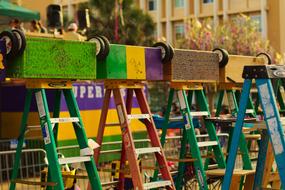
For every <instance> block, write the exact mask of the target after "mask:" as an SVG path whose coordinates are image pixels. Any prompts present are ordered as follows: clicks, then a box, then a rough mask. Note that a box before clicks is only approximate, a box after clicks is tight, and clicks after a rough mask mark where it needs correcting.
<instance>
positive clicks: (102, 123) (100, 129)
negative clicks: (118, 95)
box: [94, 89, 112, 165]
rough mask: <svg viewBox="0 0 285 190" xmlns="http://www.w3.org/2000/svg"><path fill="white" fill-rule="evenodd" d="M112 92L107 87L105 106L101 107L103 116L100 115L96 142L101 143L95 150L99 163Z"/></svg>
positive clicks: (95, 158)
mask: <svg viewBox="0 0 285 190" xmlns="http://www.w3.org/2000/svg"><path fill="white" fill-rule="evenodd" d="M111 92H112V90H111V89H106V92H105V97H104V101H103V107H102V109H101V116H100V121H99V126H98V133H97V138H96V142H97V144H98V145H100V147H98V148H96V149H95V150H94V160H95V162H96V164H97V165H98V163H99V154H100V150H101V145H102V141H103V135H104V129H105V124H106V119H107V115H108V108H109V102H110V98H111Z"/></svg>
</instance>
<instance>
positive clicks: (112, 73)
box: [97, 44, 163, 80]
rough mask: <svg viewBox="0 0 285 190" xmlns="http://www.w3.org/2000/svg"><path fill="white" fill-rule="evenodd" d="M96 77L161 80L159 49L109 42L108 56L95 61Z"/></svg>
mask: <svg viewBox="0 0 285 190" xmlns="http://www.w3.org/2000/svg"><path fill="white" fill-rule="evenodd" d="M97 78H98V79H129V80H162V79H163V75H162V62H161V50H160V49H159V48H149V47H140V46H128V45H118V44H110V51H109V54H108V56H107V57H106V58H105V59H104V60H98V61H97Z"/></svg>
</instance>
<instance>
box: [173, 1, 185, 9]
mask: <svg viewBox="0 0 285 190" xmlns="http://www.w3.org/2000/svg"><path fill="white" fill-rule="evenodd" d="M175 7H178V8H179V7H184V0H175Z"/></svg>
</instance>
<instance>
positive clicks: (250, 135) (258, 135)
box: [244, 134, 261, 140]
mask: <svg viewBox="0 0 285 190" xmlns="http://www.w3.org/2000/svg"><path fill="white" fill-rule="evenodd" d="M244 137H245V138H246V139H253V140H254V139H255V140H259V139H261V135H260V134H245V135H244Z"/></svg>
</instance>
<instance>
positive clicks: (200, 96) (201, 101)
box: [195, 90, 226, 168]
mask: <svg viewBox="0 0 285 190" xmlns="http://www.w3.org/2000/svg"><path fill="white" fill-rule="evenodd" d="M195 94H196V97H197V102H198V105H199V106H200V109H201V110H203V111H207V112H208V114H209V116H210V115H211V113H210V110H209V105H208V103H207V99H206V96H205V94H204V92H203V91H202V90H197V91H195ZM204 122H205V125H206V128H207V131H208V135H209V139H210V140H211V141H216V142H217V143H218V145H217V146H213V147H212V148H213V150H214V154H215V158H216V161H217V164H218V166H219V168H225V167H226V162H225V158H224V154H223V151H222V148H221V146H220V142H219V138H218V136H217V134H216V129H215V126H214V124H213V123H212V122H211V121H208V120H204Z"/></svg>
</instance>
